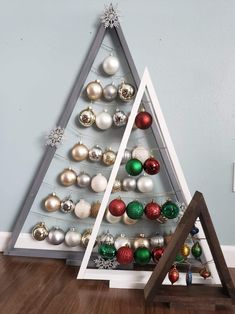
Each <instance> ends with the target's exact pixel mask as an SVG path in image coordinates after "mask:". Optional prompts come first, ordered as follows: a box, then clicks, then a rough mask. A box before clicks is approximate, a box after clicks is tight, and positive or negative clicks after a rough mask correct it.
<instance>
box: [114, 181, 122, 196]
mask: <svg viewBox="0 0 235 314" xmlns="http://www.w3.org/2000/svg"><path fill="white" fill-rule="evenodd" d="M121 190H122V183H121V181H120V180H118V179H116V180H115V181H114V184H113V188H112V193H118V192H121Z"/></svg>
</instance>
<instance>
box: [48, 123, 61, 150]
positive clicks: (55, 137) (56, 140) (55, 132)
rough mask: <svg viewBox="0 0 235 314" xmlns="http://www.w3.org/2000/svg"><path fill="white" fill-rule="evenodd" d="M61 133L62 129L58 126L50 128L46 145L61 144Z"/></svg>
mask: <svg viewBox="0 0 235 314" xmlns="http://www.w3.org/2000/svg"><path fill="white" fill-rule="evenodd" d="M63 135H64V129H63V128H61V127H60V126H58V127H56V128H54V129H52V130H51V131H50V133H49V135H48V136H47V141H46V145H49V146H51V147H56V148H57V147H58V146H59V145H60V144H62V140H63Z"/></svg>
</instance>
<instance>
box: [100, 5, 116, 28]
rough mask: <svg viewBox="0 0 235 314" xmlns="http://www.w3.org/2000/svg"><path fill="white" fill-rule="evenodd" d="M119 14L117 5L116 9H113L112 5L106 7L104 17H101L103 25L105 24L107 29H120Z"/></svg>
mask: <svg viewBox="0 0 235 314" xmlns="http://www.w3.org/2000/svg"><path fill="white" fill-rule="evenodd" d="M119 16H120V15H119V14H118V10H117V5H116V6H115V8H114V7H113V5H112V3H110V5H106V6H105V10H104V13H103V15H102V16H101V18H100V19H101V23H103V24H104V27H105V28H108V27H110V28H113V27H118V26H119V20H118V18H119Z"/></svg>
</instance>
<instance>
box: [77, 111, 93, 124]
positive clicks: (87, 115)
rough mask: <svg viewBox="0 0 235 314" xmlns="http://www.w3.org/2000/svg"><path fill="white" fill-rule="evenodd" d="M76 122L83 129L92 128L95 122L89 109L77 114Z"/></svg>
mask: <svg viewBox="0 0 235 314" xmlns="http://www.w3.org/2000/svg"><path fill="white" fill-rule="evenodd" d="M78 121H79V122H80V123H81V125H83V126H85V127H89V126H92V124H93V123H94V122H95V114H94V111H93V110H92V109H91V107H88V108H87V109H84V110H82V111H81V112H80V113H79V115H78Z"/></svg>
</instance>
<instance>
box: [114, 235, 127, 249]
mask: <svg viewBox="0 0 235 314" xmlns="http://www.w3.org/2000/svg"><path fill="white" fill-rule="evenodd" d="M114 246H115V249H116V250H118V249H119V248H120V247H122V246H128V247H131V241H130V240H129V239H128V238H127V237H126V236H125V234H120V236H118V237H117V238H116V239H115V241H114Z"/></svg>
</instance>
